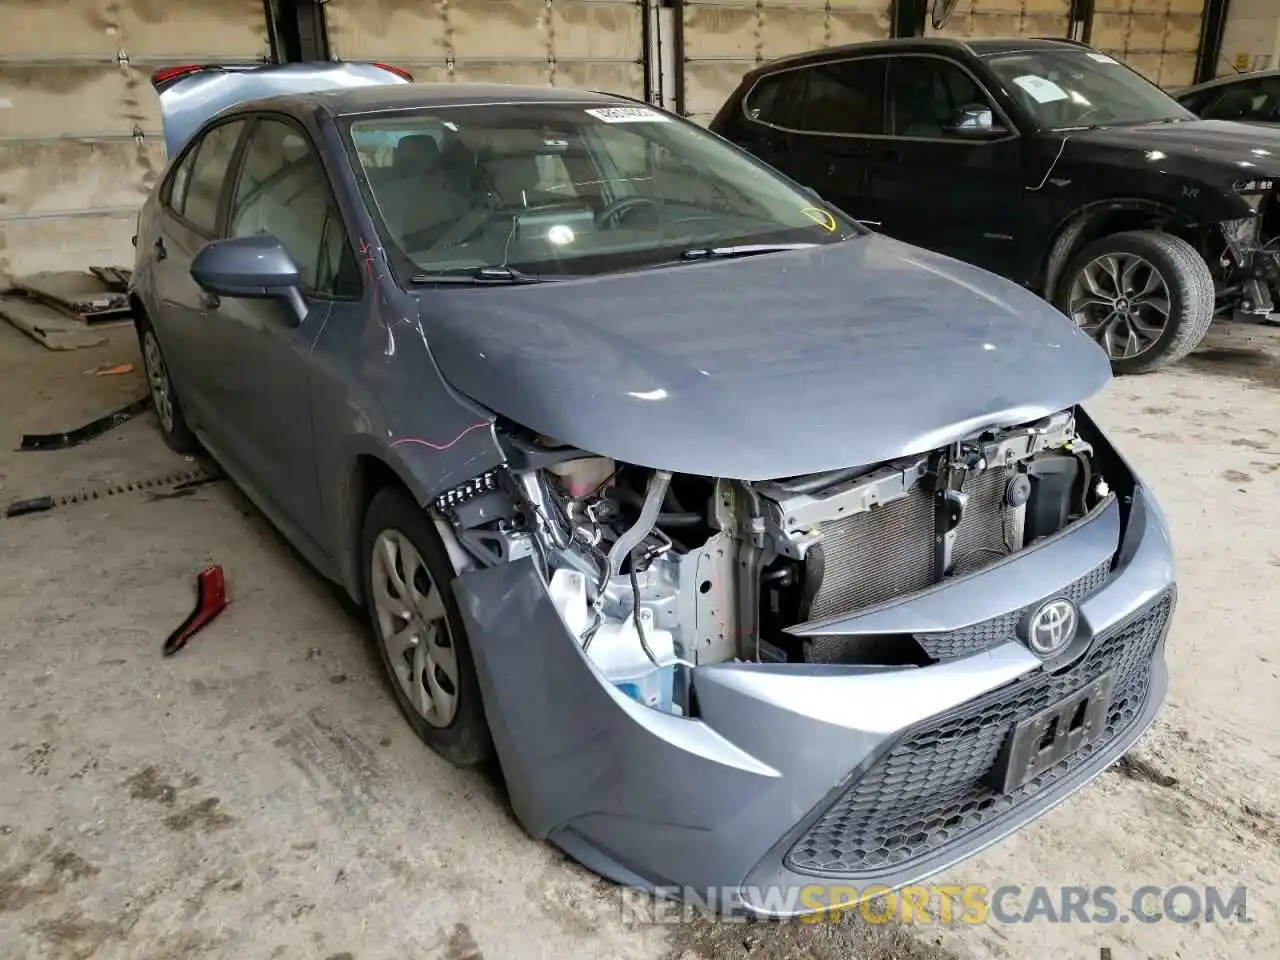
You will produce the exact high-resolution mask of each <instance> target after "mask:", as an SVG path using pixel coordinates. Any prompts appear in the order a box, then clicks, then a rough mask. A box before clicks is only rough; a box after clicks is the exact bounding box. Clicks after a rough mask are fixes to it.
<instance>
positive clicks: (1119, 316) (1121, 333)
mask: <svg viewBox="0 0 1280 960" xmlns="http://www.w3.org/2000/svg"><path fill="white" fill-rule="evenodd" d="M1169 311H1170V297H1169V285H1168V283H1166V282H1165V279H1164V277H1163V276H1162V275H1161V273H1160V271H1159V270H1157V269H1156V268H1155V267H1154V266H1153V265H1152V264H1151V262H1150V261H1149V260H1147V259H1145V258H1143V257H1140V256H1138V255H1137V254H1133V253H1119V252H1117V253H1104V254H1102V255H1101V256H1099V257H1095V258H1094V259H1092V260H1090V261H1089V262H1088V263H1086V264H1085V265H1084V267H1082V268H1081V270H1080V272H1079V273H1077V274H1076V276H1075V279H1074V280H1073V281H1072V283H1071V291H1070V294H1069V295H1068V297H1067V312H1068V313H1069V314H1070V316H1071V319H1072V320H1074V321H1075V322H1076V325H1077V326H1078V327H1079V328H1080V329H1081V330H1083V331H1084V332H1085V333H1087V334H1088V335H1089V336H1091V337H1093V339H1094V340H1096V341H1098V343H1099V344H1100V345H1101V346H1102V348H1103V349H1104V350H1106V351H1107V355H1108V356H1110V357H1111V359H1112V360H1130V359H1133V358H1134V357H1137V356H1140V355H1142V354H1144V353H1146V352H1147V351H1148V350H1150V349H1151V348H1152V347H1153V346H1155V344H1156V342H1157V341H1158V340H1159V339H1160V337H1161V335H1162V334H1163V333H1164V331H1165V328H1166V327H1167V326H1168V324H1169Z"/></svg>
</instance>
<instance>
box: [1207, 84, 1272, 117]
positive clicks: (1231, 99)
mask: <svg viewBox="0 0 1280 960" xmlns="http://www.w3.org/2000/svg"><path fill="white" fill-rule="evenodd" d="M1260 100H1266V95H1265V94H1264V93H1263V90H1262V84H1261V83H1259V82H1258V81H1253V82H1251V83H1233V84H1231V86H1229V87H1225V88H1224V89H1222V90H1219V91H1218V92H1217V96H1215V97H1214V98H1213V99H1212V100H1210V101H1209V103H1208V105H1206V106H1205V108H1204V110H1203V111H1202V112H1201V114H1200V115H1201V116H1202V117H1204V118H1205V119H1206V120H1253V119H1256V117H1255V113H1256V112H1257V108H1258V106H1259V105H1260V104H1259V101H1260Z"/></svg>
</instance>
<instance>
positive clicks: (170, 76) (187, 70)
mask: <svg viewBox="0 0 1280 960" xmlns="http://www.w3.org/2000/svg"><path fill="white" fill-rule="evenodd" d="M334 62H337V61H334ZM277 66H278V65H277V64H272V63H188V64H183V65H182V66H178V67H164V68H162V69H160V70H157V71H156V72H155V73H153V74H151V86H153V87H154V88H155V91H156V93H164V92H165V91H166V90H168V89H169V88H170V87H171V86H173V85H174V84H175V83H177V82H178V81H179V80H185V79H186V78H187V77H192V76H195V75H196V74H200V73H230V72H244V71H248V70H264V69H265V70H270V69H273V68H275V67H277ZM367 66H370V67H377V68H378V69H379V70H386V71H387V72H388V73H392V74H395V75H396V76H397V77H399V78H400V79H401V80H404V81H405V82H407V83H413V74H412V73H410V72H409V71H408V70H406V69H405V68H404V67H394V66H391V65H390V64H386V63H373V62H372V61H369V62H367Z"/></svg>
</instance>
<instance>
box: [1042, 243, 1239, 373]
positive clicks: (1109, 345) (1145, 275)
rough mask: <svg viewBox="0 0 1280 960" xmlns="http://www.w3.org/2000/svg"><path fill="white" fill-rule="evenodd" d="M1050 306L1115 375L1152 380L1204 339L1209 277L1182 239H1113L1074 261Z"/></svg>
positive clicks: (1210, 300)
mask: <svg viewBox="0 0 1280 960" xmlns="http://www.w3.org/2000/svg"><path fill="white" fill-rule="evenodd" d="M1054 305H1055V306H1057V307H1058V309H1059V310H1061V311H1062V312H1063V313H1065V314H1066V315H1067V316H1068V317H1070V318H1071V319H1072V320H1074V321H1075V323H1076V325H1077V326H1079V327H1080V328H1081V329H1082V330H1083V331H1084V332H1085V333H1087V334H1088V335H1089V336H1091V337H1093V338H1094V339H1095V340H1096V341H1097V342H1098V344H1099V346H1101V347H1102V348H1103V349H1104V350H1106V351H1107V355H1108V356H1109V357H1110V358H1111V368H1112V370H1114V371H1115V372H1116V373H1117V374H1130V373H1150V372H1151V371H1153V370H1158V369H1159V368H1160V367H1163V366H1166V365H1168V364H1170V363H1174V362H1176V361H1178V360H1181V359H1182V358H1183V357H1185V356H1186V355H1187V354H1189V353H1190V352H1191V351H1192V350H1194V349H1195V348H1196V347H1197V346H1199V345H1200V341H1201V340H1203V339H1204V337H1205V334H1206V333H1208V332H1209V325H1210V323H1212V322H1213V311H1214V284H1213V275H1212V274H1211V273H1210V272H1209V265H1208V264H1206V263H1205V261H1204V258H1203V257H1201V256H1200V254H1199V252H1198V251H1197V250H1196V249H1195V247H1193V246H1191V244H1189V243H1187V242H1186V241H1185V240H1182V239H1181V238H1179V237H1175V236H1172V235H1171V234H1167V233H1158V232H1156V231H1154V230H1133V231H1128V232H1125V233H1117V234H1113V235H1112V236H1109V237H1103V238H1102V239H1100V240H1095V241H1094V242H1093V243H1091V244H1089V245H1088V246H1086V247H1085V248H1084V249H1083V250H1081V251H1080V252H1079V253H1077V254H1076V255H1075V256H1074V257H1073V258H1072V259H1071V262H1070V263H1069V264H1068V265H1067V269H1066V270H1065V271H1063V274H1062V279H1061V281H1060V282H1059V284H1058V293H1057V296H1056V297H1055V298H1054Z"/></svg>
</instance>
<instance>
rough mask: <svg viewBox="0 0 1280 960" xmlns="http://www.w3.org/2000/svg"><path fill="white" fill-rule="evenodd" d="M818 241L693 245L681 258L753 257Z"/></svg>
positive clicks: (805, 248) (810, 244) (812, 245)
mask: <svg viewBox="0 0 1280 960" xmlns="http://www.w3.org/2000/svg"><path fill="white" fill-rule="evenodd" d="M816 246H817V244H816V243H742V244H738V245H737V246H733V247H691V248H690V249H688V250H685V251H684V252H683V253H681V254H680V259H681V260H721V259H729V258H731V257H753V256H756V255H757V254H761V253H782V252H783V251H784V250H807V249H809V248H810V247H816Z"/></svg>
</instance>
